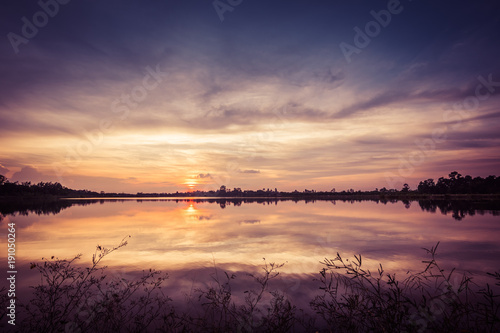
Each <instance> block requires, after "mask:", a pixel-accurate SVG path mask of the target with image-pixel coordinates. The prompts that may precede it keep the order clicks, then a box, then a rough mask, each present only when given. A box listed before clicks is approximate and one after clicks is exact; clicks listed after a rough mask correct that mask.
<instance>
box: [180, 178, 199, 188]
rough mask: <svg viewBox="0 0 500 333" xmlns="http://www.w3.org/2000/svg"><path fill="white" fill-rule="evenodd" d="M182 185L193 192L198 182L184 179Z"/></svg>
mask: <svg viewBox="0 0 500 333" xmlns="http://www.w3.org/2000/svg"><path fill="white" fill-rule="evenodd" d="M183 185H185V186H187V188H188V189H189V190H194V189H195V187H196V186H197V185H198V182H197V181H196V179H186V180H185V181H184V183H183Z"/></svg>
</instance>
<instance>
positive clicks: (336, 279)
mask: <svg viewBox="0 0 500 333" xmlns="http://www.w3.org/2000/svg"><path fill="white" fill-rule="evenodd" d="M126 244H127V242H126V241H125V240H123V241H122V242H121V243H120V244H119V245H118V246H116V247H114V248H111V249H107V248H102V247H100V246H98V247H97V248H96V252H95V253H94V255H93V258H92V265H91V266H90V267H87V268H82V267H80V266H77V265H75V263H76V261H77V260H78V259H79V258H80V256H76V257H75V258H73V259H72V260H59V259H57V258H51V259H45V260H44V262H42V263H36V264H35V263H34V264H32V265H31V268H32V269H37V270H38V271H39V272H40V275H41V278H42V281H41V283H40V284H39V285H37V286H34V287H33V296H32V299H31V300H30V302H29V303H27V304H24V305H23V308H22V312H23V313H24V314H25V317H24V318H23V319H22V320H19V321H18V325H17V326H16V329H17V330H19V331H21V332H499V331H500V318H499V315H500V313H499V311H500V302H499V299H498V295H496V294H495V293H494V292H493V290H492V287H491V286H490V285H489V284H485V285H484V286H478V285H476V284H475V283H474V282H473V280H472V278H471V277H470V276H467V275H460V276H459V279H457V278H456V275H458V274H457V273H455V272H454V271H453V270H452V271H450V272H445V271H444V270H443V269H442V268H441V267H440V266H439V264H438V263H437V261H436V260H435V256H436V250H437V246H438V245H439V243H438V245H436V246H435V247H433V248H431V249H425V251H426V253H427V255H428V257H429V258H428V260H426V261H424V263H425V267H424V268H423V270H422V271H421V272H420V273H416V274H410V275H408V276H407V277H406V278H405V279H404V280H396V278H395V275H393V274H390V273H385V272H384V270H383V268H382V265H380V267H379V269H378V271H377V272H376V273H375V274H373V273H371V272H370V271H368V270H365V269H364V268H363V266H362V257H361V256H355V257H354V259H353V260H348V259H344V258H342V257H341V256H340V254H337V257H336V258H334V259H325V260H324V261H323V262H322V264H323V266H324V268H323V269H322V270H321V271H320V272H319V274H318V278H317V279H316V282H317V283H318V293H317V294H316V295H315V296H314V298H313V299H311V301H310V304H309V308H308V309H299V308H298V307H297V305H294V304H292V303H291V302H290V301H289V300H288V299H287V297H286V295H285V294H284V293H282V292H280V291H277V290H271V288H270V281H271V280H273V279H275V278H276V277H277V276H278V275H279V274H280V273H279V269H280V268H281V267H282V266H283V265H282V264H274V263H265V264H264V266H263V267H262V273H261V274H260V275H252V274H249V275H250V276H251V277H252V279H253V286H252V287H249V289H248V290H246V291H244V292H243V294H242V295H236V294H235V292H233V291H232V288H231V286H232V285H231V284H232V282H233V281H234V280H235V279H236V276H235V275H229V274H228V273H224V274H223V275H222V274H221V276H219V275H215V276H213V283H212V284H211V286H209V287H206V288H204V289H198V290H196V295H197V297H196V299H194V300H191V301H190V302H193V304H190V306H191V310H183V311H180V310H178V309H176V307H175V306H174V305H173V304H174V302H173V300H172V299H170V298H169V297H168V296H167V295H165V294H164V293H163V290H162V284H163V283H164V282H165V280H166V279H167V278H168V276H167V275H165V274H162V273H161V272H158V271H154V270H149V271H146V272H144V273H143V276H142V277H140V278H138V279H137V280H134V281H127V280H124V279H109V278H106V267H104V266H101V261H102V259H103V258H104V257H105V256H107V255H108V254H110V253H111V252H113V251H115V250H117V249H119V248H120V247H123V246H125V245H126ZM490 275H491V278H492V281H493V282H494V283H496V285H500V274H499V273H498V272H497V273H494V274H490ZM455 281H458V282H455ZM1 295H2V310H1V311H3V312H0V317H2V318H1V319H2V324H4V323H5V322H6V320H5V306H4V302H5V301H6V300H7V297H6V293H5V291H2V294H1ZM19 312H21V311H19ZM3 327H4V328H5V327H6V326H5V325H3ZM7 328H9V327H7Z"/></svg>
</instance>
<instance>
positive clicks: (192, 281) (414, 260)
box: [0, 198, 500, 306]
mask: <svg viewBox="0 0 500 333" xmlns="http://www.w3.org/2000/svg"><path fill="white" fill-rule="evenodd" d="M0 207H1V208H2V210H1V214H3V215H4V216H5V218H4V221H2V223H0V226H1V230H0V232H1V233H3V235H2V236H5V233H6V230H7V227H6V223H9V222H15V223H16V234H17V239H16V241H17V243H16V248H18V249H19V252H18V256H17V262H18V265H19V267H18V271H19V272H20V273H19V285H20V286H21V285H23V286H27V285H34V284H37V283H38V282H39V276H38V277H37V275H36V274H35V273H36V272H34V271H32V270H30V269H29V263H30V262H33V261H40V259H41V258H42V257H51V256H56V257H59V258H72V257H73V256H74V255H76V254H78V253H83V257H82V260H81V262H82V263H84V264H88V263H89V262H90V260H91V254H92V253H94V249H95V246H96V245H98V244H99V245H101V246H106V247H112V246H114V245H116V244H117V243H118V242H119V241H120V240H121V239H122V238H123V237H124V236H126V235H131V236H132V237H131V238H130V240H129V244H128V245H127V246H126V247H124V248H121V249H120V250H119V251H117V252H114V253H113V254H112V255H110V256H109V258H106V262H105V264H106V265H108V266H109V269H108V274H110V275H111V276H112V277H117V278H128V279H131V278H133V277H136V276H140V274H141V272H142V270H143V269H149V268H155V269H158V270H163V271H165V272H168V273H169V275H170V276H171V279H169V281H168V286H169V287H168V294H169V295H170V296H175V297H176V298H177V299H183V295H185V294H186V293H189V292H190V291H192V290H194V289H195V288H198V287H203V286H205V285H206V283H208V282H209V281H211V277H210V275H211V274H213V272H214V266H216V267H217V269H218V270H219V271H230V272H235V273H236V274H237V275H238V276H242V277H244V276H245V273H248V272H252V271H259V267H261V265H262V262H263V260H262V258H266V260H267V261H268V262H277V263H286V265H285V266H284V267H283V268H282V269H281V271H282V273H283V274H282V275H280V279H279V280H277V281H276V283H278V284H279V285H280V286H279V288H280V289H281V290H284V291H286V292H290V293H293V297H295V298H296V299H297V300H298V303H300V302H304V304H306V305H305V306H307V304H308V303H307V302H308V301H310V300H311V298H310V296H311V294H312V293H313V292H314V291H315V290H316V291H317V283H316V282H314V281H313V277H317V273H318V272H319V270H320V269H321V268H322V266H321V264H320V261H322V260H323V259H324V258H325V257H328V258H334V257H335V256H336V254H337V252H340V253H342V254H343V255H344V256H345V257H351V258H352V256H353V255H354V254H362V255H363V258H364V260H363V262H364V265H366V266H367V267H368V268H372V269H373V270H374V271H376V268H377V266H378V264H379V263H382V264H383V265H384V269H386V271H387V272H391V273H394V272H396V273H397V274H398V276H404V274H406V272H407V271H408V270H412V271H413V272H415V271H418V270H420V269H422V268H423V266H422V262H421V261H422V260H423V259H426V258H425V253H424V251H421V250H419V249H420V248H422V247H431V246H433V245H435V244H436V243H437V242H438V241H440V242H441V245H440V250H439V252H438V253H439V258H438V259H439V260H440V261H441V262H442V264H443V267H445V268H449V269H451V268H453V267H456V268H457V269H458V270H459V271H470V272H472V273H475V274H478V275H480V274H483V275H484V274H485V273H486V272H494V271H498V267H499V266H500V259H499V258H500V244H499V243H498V235H499V234H500V223H498V222H499V219H498V213H499V211H500V210H499V207H498V203H495V202H467V201H436V200H434V201H433V200H427V201H418V202H415V201H403V202H401V201H389V200H387V201H381V200H379V201H375V200H372V201H359V200H348V201H346V200H343V201H342V200H337V201H328V200H309V201H307V202H306V201H301V200H291V199H278V200H276V199H272V200H268V199H263V198H258V199H251V198H238V199H221V198H217V199H215V198H214V199H198V198H176V199H158V198H155V199H152V200H148V199H145V198H142V199H140V200H136V199H111V200H106V199H85V200H63V201H57V202H51V203H44V204H40V203H36V204H35V205H32V206H29V205H27V204H26V203H24V206H21V205H18V206H8V207H6V206H5V205H2V206H0ZM438 211H439V212H441V214H437V212H438ZM450 213H451V214H450ZM450 217H452V218H453V219H455V220H458V219H462V221H461V222H460V223H454V220H453V219H452V218H450ZM464 217H466V218H465V219H464ZM2 255H3V257H2ZM0 258H2V259H1V260H4V262H5V260H6V259H5V254H0ZM238 281H242V282H241V283H242V285H241V286H239V285H235V288H239V287H241V288H244V287H245V283H244V280H238Z"/></svg>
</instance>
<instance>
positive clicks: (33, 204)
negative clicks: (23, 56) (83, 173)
mask: <svg viewBox="0 0 500 333" xmlns="http://www.w3.org/2000/svg"><path fill="white" fill-rule="evenodd" d="M130 201H136V202H138V203H142V202H166V201H169V202H175V203H182V202H184V203H188V204H189V206H188V207H187V208H186V214H187V215H190V216H192V217H195V215H196V214H195V213H196V207H195V205H196V204H199V203H210V204H217V205H218V206H219V207H220V208H221V209H225V208H226V207H228V206H231V205H232V206H234V207H239V206H241V205H242V204H243V203H244V204H251V203H256V204H262V205H272V204H274V205H278V203H279V202H294V203H298V202H303V203H305V204H308V203H315V202H330V203H331V204H333V205H335V204H336V202H344V203H346V202H347V203H351V204H354V203H360V202H375V203H377V204H378V203H381V204H383V205H387V204H388V203H391V204H394V203H398V202H401V203H402V204H403V206H404V207H405V208H406V209H409V208H410V207H411V206H412V204H413V203H415V202H416V203H418V205H419V206H420V208H421V209H422V211H426V212H429V213H436V212H437V210H438V209H439V211H440V212H441V213H442V214H443V215H448V214H450V213H451V214H450V216H451V217H452V218H453V219H455V220H457V221H460V220H463V219H464V218H465V217H466V216H474V215H476V214H479V215H485V214H491V215H493V216H499V215H500V202H499V201H495V200H484V201H477V200H429V199H423V200H414V201H410V200H406V199H403V200H399V199H373V200H366V199H350V200H321V199H289V198H280V199H266V198H213V199H207V198H185V199H179V198H176V199H157V198H156V199H130V198H127V199H71V200H49V201H44V200H30V199H23V200H19V201H9V202H0V219H1V218H2V217H5V216H7V215H16V214H17V215H28V214H37V215H49V214H54V215H55V214H59V213H60V212H61V211H62V210H64V209H67V208H69V207H71V206H87V205H92V204H97V203H99V204H101V205H102V204H104V203H106V202H107V203H113V202H121V203H124V202H130ZM198 219H199V220H204V219H210V216H198Z"/></svg>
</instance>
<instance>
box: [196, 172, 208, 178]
mask: <svg viewBox="0 0 500 333" xmlns="http://www.w3.org/2000/svg"><path fill="white" fill-rule="evenodd" d="M195 178H196V179H206V178H208V179H212V175H211V174H209V173H205V174H203V173H200V174H199V175H197V176H195Z"/></svg>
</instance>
